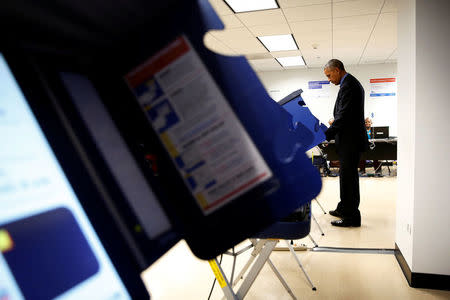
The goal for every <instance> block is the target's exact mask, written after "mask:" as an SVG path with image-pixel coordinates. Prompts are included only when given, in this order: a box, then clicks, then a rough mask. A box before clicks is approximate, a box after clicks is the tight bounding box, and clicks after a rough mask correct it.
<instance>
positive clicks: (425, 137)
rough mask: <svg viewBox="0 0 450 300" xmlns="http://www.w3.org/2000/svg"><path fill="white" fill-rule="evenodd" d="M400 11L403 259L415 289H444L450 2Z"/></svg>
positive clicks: (447, 273) (408, 2) (449, 246)
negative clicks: (441, 286)
mask: <svg viewBox="0 0 450 300" xmlns="http://www.w3.org/2000/svg"><path fill="white" fill-rule="evenodd" d="M398 12H399V16H398V45H399V47H398V51H399V52H398V138H399V142H398V200H397V220H396V245H397V247H398V248H399V252H398V254H400V253H401V254H400V255H398V256H397V257H398V258H400V259H399V262H401V260H402V259H404V260H403V265H402V263H401V265H402V267H403V270H404V272H405V275H407V278H408V277H409V278H408V281H409V282H410V284H411V285H412V286H417V287H436V288H440V286H439V284H448V282H449V281H448V280H449V278H450V232H449V230H450V216H449V211H450V175H449V174H450V173H449V170H450V156H449V155H448V154H449V152H450V134H449V133H448V131H447V127H448V126H449V122H450V91H449V86H450V83H449V78H450V34H449V29H450V19H449V13H450V1H448V0H401V1H400V3H399V10H398ZM405 262H406V265H405ZM408 272H409V274H408ZM429 284H431V286H430V285H429ZM424 285H425V286H424ZM447 288H448V286H447Z"/></svg>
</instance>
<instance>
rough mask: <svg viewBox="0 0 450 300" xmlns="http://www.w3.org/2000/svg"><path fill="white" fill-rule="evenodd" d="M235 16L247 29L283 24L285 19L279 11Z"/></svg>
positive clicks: (273, 10) (272, 10)
mask: <svg viewBox="0 0 450 300" xmlns="http://www.w3.org/2000/svg"><path fill="white" fill-rule="evenodd" d="M236 16H237V17H238V18H239V19H240V20H241V22H242V23H244V25H245V26H247V27H252V26H259V25H271V24H285V23H286V19H285V18H284V16H283V12H282V11H281V9H270V10H264V11H255V12H248V13H240V14H236Z"/></svg>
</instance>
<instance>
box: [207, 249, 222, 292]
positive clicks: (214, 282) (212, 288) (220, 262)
mask: <svg viewBox="0 0 450 300" xmlns="http://www.w3.org/2000/svg"><path fill="white" fill-rule="evenodd" d="M222 257H223V254H220V261H219V264H222ZM215 285H216V277H214V281H213V284H212V287H211V291H209V296H208V300H209V299H211V295H212V292H213V290H214V286H215Z"/></svg>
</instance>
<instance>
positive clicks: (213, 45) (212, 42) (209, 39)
mask: <svg viewBox="0 0 450 300" xmlns="http://www.w3.org/2000/svg"><path fill="white" fill-rule="evenodd" d="M203 41H204V43H205V46H206V47H207V48H208V49H209V50H212V51H213V52H216V53H219V54H223V55H236V52H235V51H233V50H232V49H231V48H230V47H228V46H226V45H224V44H223V43H222V42H220V41H219V40H217V39H216V38H215V37H214V36H213V35H212V34H210V33H207V34H206V35H205V38H204V40H203Z"/></svg>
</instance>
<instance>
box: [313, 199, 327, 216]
mask: <svg viewBox="0 0 450 300" xmlns="http://www.w3.org/2000/svg"><path fill="white" fill-rule="evenodd" d="M314 200H316V203H317V204H318V205H319V207H320V209H321V210H322V211H323V214H324V215H326V214H327V212H326V211H325V209H323V207H322V205H321V204H320V202H319V200H317V198H314Z"/></svg>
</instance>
